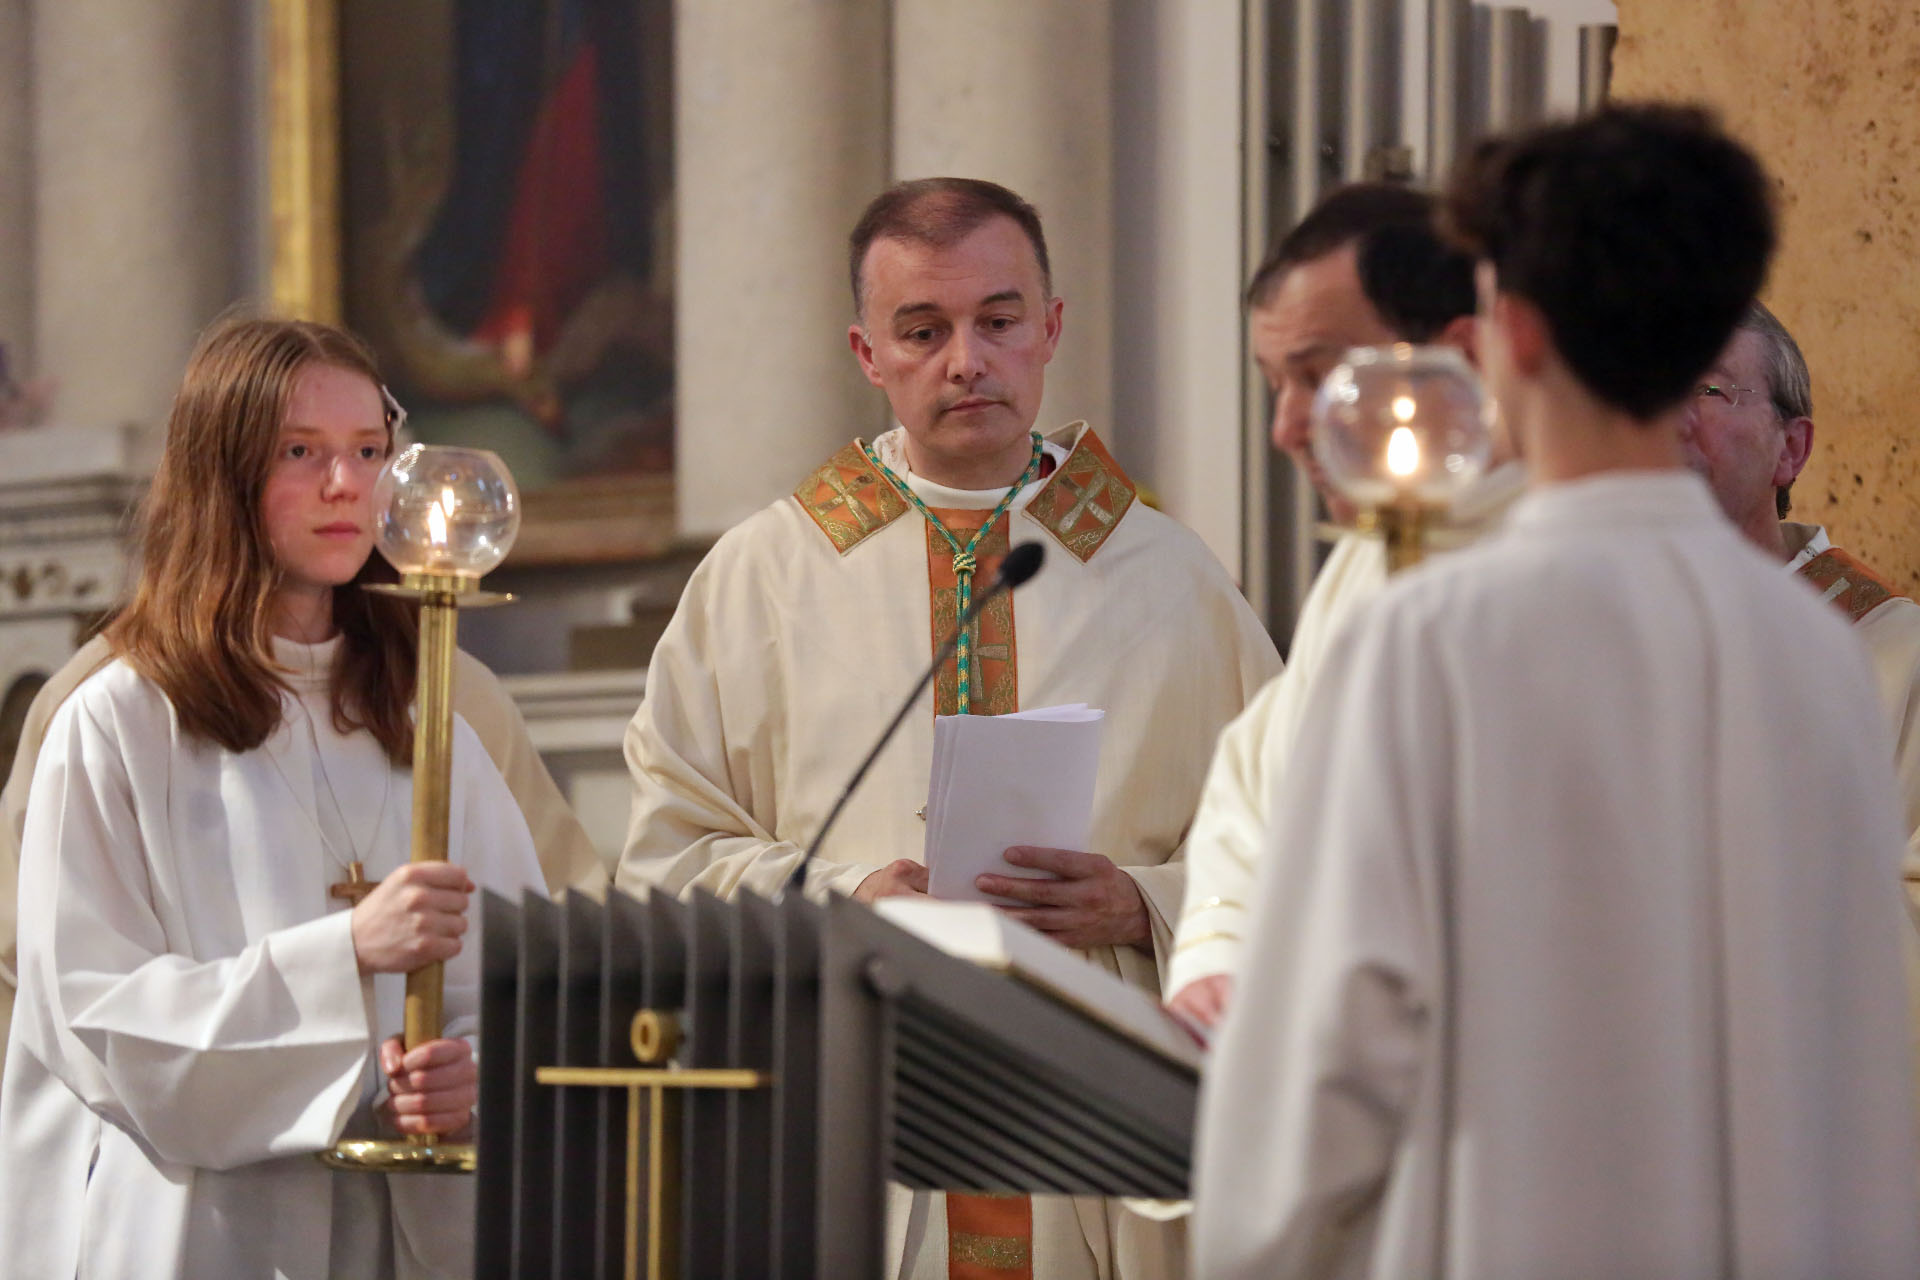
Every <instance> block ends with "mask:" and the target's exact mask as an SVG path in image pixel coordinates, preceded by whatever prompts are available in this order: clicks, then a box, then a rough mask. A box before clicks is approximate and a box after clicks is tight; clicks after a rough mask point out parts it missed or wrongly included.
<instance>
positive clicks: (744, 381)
mask: <svg viewBox="0 0 1920 1280" xmlns="http://www.w3.org/2000/svg"><path fill="white" fill-rule="evenodd" d="M674 22H675V35H674V48H675V54H676V62H675V69H674V74H675V75H676V77H678V81H679V84H678V89H677V91H676V94H675V99H676V107H677V110H676V112H675V119H676V123H675V126H674V147H675V166H676V194H675V205H674V210H675V221H676V224H677V227H676V235H677V237H678V240H679V249H678V255H677V265H678V278H677V280H676V282H675V289H676V291H677V295H678V303H677V306H678V313H677V317H676V321H675V323H676V326H677V329H676V333H677V338H676V344H675V352H676V359H677V362H678V367H677V370H676V378H677V379H678V381H677V385H676V398H677V402H678V420H677V423H676V426H675V434H674V450H675V455H676V457H675V464H674V479H675V495H676V502H677V505H678V512H679V515H678V519H679V525H680V529H681V532H682V533H686V534H692V535H700V534H715V533H719V532H720V531H722V530H724V529H726V528H727V527H728V526H729V525H732V524H734V523H736V522H738V521H739V520H741V519H743V518H745V517H746V516H748V515H751V514H752V513H753V512H754V511H755V510H757V509H759V508H760V507H762V506H764V505H766V504H767V503H768V502H770V501H772V500H773V499H775V498H777V497H779V496H780V495H781V494H783V493H787V492H790V491H791V490H792V489H793V488H794V486H795V485H797V484H798V483H799V482H800V481H801V480H802V479H803V478H805V476H806V474H807V473H808V472H809V471H811V470H812V469H813V468H814V467H816V466H818V465H819V464H820V463H821V462H822V461H824V460H825V459H826V458H827V456H828V455H829V454H831V453H832V452H833V451H834V450H835V449H836V448H838V447H839V446H840V445H841V444H843V443H845V442H846V441H847V440H849V439H851V438H852V437H853V436H854V435H856V434H867V433H871V431H872V429H873V428H874V427H875V426H876V425H877V424H879V423H881V422H883V421H884V420H885V419H884V416H883V415H884V413H885V408H884V404H883V402H882V401H881V400H880V399H879V393H878V392H876V391H874V390H873V389H872V388H870V387H868V386H867V383H866V380H865V379H864V378H863V377H861V375H860V371H859V366H858V365H857V364H856V363H855V362H854V359H853V356H852V354H851V353H850V352H849V351H848V349H847V341H846V329H847V325H848V323H849V322H850V321H851V320H852V317H853V303H852V301H851V299H850V297H849V295H848V286H847V279H846V239H847V233H848V232H849V231H851V230H852V229H853V223H854V220H855V219H856V218H857V217H858V216H859V213H860V209H861V207H862V206H863V205H864V204H865V203H866V201H867V200H868V199H870V198H871V197H872V196H873V194H874V193H875V192H877V191H878V190H879V189H880V188H881V187H882V186H883V185H884V184H885V182H886V177H887V172H886V168H887V152H886V136H887V133H886V79H885V75H884V68H885V66H886V33H887V13H886V3H885V0H727V2H726V3H724V4H715V3H710V2H709V0H681V3H679V4H678V5H676V6H675V10H674Z"/></svg>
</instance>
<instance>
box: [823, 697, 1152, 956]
mask: <svg viewBox="0 0 1920 1280" xmlns="http://www.w3.org/2000/svg"><path fill="white" fill-rule="evenodd" d="M1105 718H1106V713H1105V712H1103V711H1100V710H1099V709H1097V708H1093V707H1088V706H1086V705H1085V704H1084V703H1074V704H1071V705H1068V706H1059V707H1037V708H1034V709H1032V710H1029V711H1019V712H1015V713H1013V714H1011V715H1004V716H940V717H938V718H936V719H935V721H934V745H933V770H932V777H931V779H930V780H929V785H928V796H927V846H926V863H927V868H928V871H929V883H928V892H930V893H931V894H932V895H933V896H934V897H936V898H947V899H957V900H961V901H975V902H980V901H985V902H991V903H993V904H995V905H996V906H998V907H1000V908H1001V909H1002V910H1004V911H1005V912H1006V913H1007V914H1008V915H1010V916H1012V917H1013V918H1014V919H1016V920H1019V921H1021V922H1022V923H1024V924H1027V925H1030V926H1032V927H1033V928H1035V929H1037V930H1039V931H1040V932H1042V933H1044V934H1046V935H1047V936H1048V937H1049V938H1051V939H1052V940H1053V941H1055V942H1057V943H1059V944H1061V945H1062V946H1067V947H1103V946H1122V945H1132V946H1147V945H1151V942H1152V933H1151V926H1150V924H1149V921H1148V918H1147V907H1146V902H1145V900H1144V899H1142V898H1141V896H1140V891H1139V889H1138V888H1137V887H1135V885H1134V883H1133V879H1132V877H1130V876H1129V875H1127V873H1126V872H1124V871H1122V870H1121V869H1120V868H1119V867H1117V866H1115V865H1114V863H1113V861H1112V860H1111V859H1109V858H1105V857H1102V856H1101V855H1099V854H1097V853H1087V852H1084V849H1085V846H1086V843H1087V837H1088V833H1089V831H1090V829H1091V827H1092V823H1093V793H1094V781H1095V778H1096V776H1097V774H1098V773H1099V768H1100V731H1101V727H1102V724H1103V722H1104V720H1105ZM861 887H862V889H864V888H865V887H866V886H865V885H862V886H861Z"/></svg>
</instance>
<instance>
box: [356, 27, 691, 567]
mask: <svg viewBox="0 0 1920 1280" xmlns="http://www.w3.org/2000/svg"><path fill="white" fill-rule="evenodd" d="M337 3H338V11H337V20H338V25H337V40H338V46H337V47H338V85H339V100H338V112H339V135H338V136H339V148H340V150H339V165H340V173H339V187H338V190H339V197H340V209H341V219H340V228H339V231H340V235H339V247H340V257H341V271H340V277H339V281H340V285H339V288H340V304H341V308H340V309H341V314H342V317H343V319H344V320H345V322H346V324H347V325H348V326H349V327H351V328H353V329H354V330H356V331H357V332H359V333H360V334H362V335H363V336H365V337H366V338H367V339H368V340H369V341H370V342H371V343H372V344H373V346H374V348H375V349H376V351H377V352H378V354H379V356H380V360H381V365H382V368H383V369H384V371H385V372H386V375H387V377H388V379H389V382H390V383H391V385H392V387H393V390H394V393H395V394H396V395H397V396H398V397H399V399H400V400H401V402H402V403H403V404H405V405H406V407H407V409H408V412H409V414H410V418H409V424H410V426H411V427H412V429H413V431H414V432H415V434H416V437H417V438H418V439H421V440H423V441H427V442H429V443H445V444H462V445H467V446H470V447H476V448H485V449H492V450H494V451H495V452H496V453H498V454H499V455H500V456H501V457H502V458H503V459H504V460H505V461H506V463H507V465H508V467H509V468H511V469H512V471H513V473H514V476H515V477H516V479H517V480H518V482H519V485H520V488H521V492H522V494H523V495H524V497H525V500H526V521H525V524H524V527H523V533H522V538H521V544H520V546H519V548H517V550H516V554H515V556H514V562H516V563H521V564H529V563H541V562H546V563H555V562H575V563H578V562H585V561H596V560H597V561H604V560H611V559H622V558H628V557H633V556H639V555H647V554H652V553H656V552H659V551H662V550H664V549H665V547H666V545H667V543H668V542H669V541H670V539H671V537H672V473H673V431H674V397H673V387H674V379H673V295H674V288H673V241H672V236H673V230H672V223H671V216H670V215H671V208H672V196H673V190H672V184H673V156H672V141H673V121H672V102H673V85H672V0H408V3H406V4H394V3H392V2H391V0H337Z"/></svg>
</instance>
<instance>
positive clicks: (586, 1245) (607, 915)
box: [475, 893, 1198, 1280]
mask: <svg viewBox="0 0 1920 1280" xmlns="http://www.w3.org/2000/svg"><path fill="white" fill-rule="evenodd" d="M483 913H484V914H483V924H484V934H483V942H482V953H483V971H484V978H483V982H484V986H483V991H482V1003H481V1045H482V1051H481V1059H480V1073H481V1082H480V1115H481V1122H480V1141H479V1186H478V1214H477V1242H476V1250H475V1268H476V1273H477V1274H478V1275H480V1276H483V1277H492V1276H511V1277H519V1278H527V1280H531V1278H532V1277H548V1276H551V1277H567V1278H568V1280H573V1278H574V1277H604V1278H606V1280H615V1278H617V1277H634V1278H636V1280H637V1278H638V1277H642V1276H647V1277H683V1276H684V1277H700V1278H701V1280H706V1278H708V1277H738V1278H739V1280H768V1278H773V1277H779V1278H780V1280H796V1278H806V1277H817V1278H819V1280H866V1278H868V1277H871V1278H872V1280H880V1277H882V1276H884V1275H885V1274H886V1273H887V1269H888V1266H889V1260H888V1259H886V1258H885V1257H884V1256H883V1255H884V1251H885V1219H886V1184H887V1182H888V1180H889V1179H891V1180H894V1181H898V1182H901V1183H905V1184H906V1185H908V1186H912V1187H919V1188H928V1189H940V1190H951V1191H1027V1192H1033V1193H1039V1194H1047V1193H1061V1194H1075V1195H1106V1196H1142V1197H1149V1198H1156V1199H1179V1198H1183V1197H1185V1196H1186V1194H1187V1181H1188V1166H1189V1157H1190V1153H1191V1150H1192V1144H1193V1125H1194V1104H1195V1092H1196V1088H1197V1085H1198V1077H1197V1074H1196V1071H1195V1067H1194V1060H1193V1059H1192V1058H1190V1057H1189V1058H1186V1059H1184V1060H1183V1059H1182V1058H1181V1056H1180V1055H1174V1054H1168V1053H1166V1052H1165V1051H1164V1050H1162V1049H1156V1048H1153V1047H1149V1045H1148V1044H1147V1043H1145V1042H1143V1041H1142V1040H1140V1039H1139V1038H1136V1037H1133V1036H1129V1035H1127V1034H1124V1033H1123V1032H1122V1031H1120V1030H1116V1029H1114V1028H1113V1027H1112V1026H1110V1025H1109V1024H1108V1023H1107V1022H1105V1021H1102V1020H1100V1019H1098V1018H1095V1017H1090V1016H1087V1015H1086V1014H1084V1013H1082V1012H1081V1011H1079V1010H1078V1009H1076V1008H1075V1007H1073V1006H1072V1005H1070V1004H1069V1003H1068V1002H1066V1001H1065V1000H1062V999H1061V998H1058V997H1057V996H1055V995H1054V994H1052V993H1050V992H1048V991H1044V990H1041V989H1039V988H1037V987H1035V986H1032V985H1030V984H1029V983H1027V982H1024V981H1022V980H1020V979H1019V978H1017V977H1014V976H1011V975H1009V974H1006V973H998V972H993V971H991V970H989V969H985V968H981V967H979V966H977V965H975V964H972V963H969V962H967V961H964V960H959V959H956V958H954V957H953V956H950V955H948V954H946V953H945V952H943V951H941V950H936V949H935V948H934V947H932V946H930V945H928V944H927V943H925V942H923V941H921V940H920V939H919V938H917V937H915V936H913V935H912V934H911V933H908V932H907V931H905V930H903V929H901V928H899V927H897V926H895V925H894V924H891V923H889V922H888V921H887V920H885V919H883V918H881V917H880V916H879V915H877V914H875V913H874V912H873V911H872V910H870V909H869V908H867V907H865V906H863V905H861V904H860V903H857V902H855V901H853V900H852V899H850V898H835V899H833V900H832V901H831V902H830V903H828V904H827V905H825V906H822V905H820V904H817V903H813V902H808V901H806V900H804V899H802V898H800V897H799V896H797V895H790V896H789V897H787V898H786V899H785V900H783V901H781V902H779V903H774V902H771V901H768V900H767V899H764V898H760V897H756V896H752V895H742V896H741V897H740V898H739V900H737V901H733V902H722V901H721V900H719V899H718V898H715V897H712V896H711V895H708V894H704V893H697V894H695V895H694V896H693V897H692V899H691V900H686V901H683V900H679V899H675V898H671V897H668V896H666V895H663V894H655V895H652V896H650V897H648V898H646V899H643V900H636V899H633V898H630V897H626V896H624V895H622V894H619V893H614V894H611V895H610V896H609V899H608V901H607V902H606V903H605V904H604V905H603V904H601V903H598V902H594V901H592V900H590V899H587V898H584V897H582V896H580V895H568V896H567V897H566V898H565V899H564V900H563V901H562V902H561V903H560V904H558V905H556V904H554V903H550V902H547V901H545V900H541V899H528V900H527V901H526V902H525V903H524V904H523V905H520V906H515V905H513V904H512V903H509V902H507V901H506V900H505V899H503V898H500V897H497V896H495V895H493V894H487V895H486V897H485V905H484V908H483Z"/></svg>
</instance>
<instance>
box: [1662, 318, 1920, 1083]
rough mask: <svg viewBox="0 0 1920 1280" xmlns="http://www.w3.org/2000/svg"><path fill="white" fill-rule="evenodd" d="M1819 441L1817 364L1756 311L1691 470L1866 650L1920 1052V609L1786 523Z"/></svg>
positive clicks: (1717, 375) (1696, 405) (1706, 400)
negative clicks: (1893, 824)
mask: <svg viewBox="0 0 1920 1280" xmlns="http://www.w3.org/2000/svg"><path fill="white" fill-rule="evenodd" d="M1813 439H1814V423H1813V377H1812V374H1811V373H1810V372H1809V370H1808V368H1807V361H1806V357H1805V356H1804V355H1802V354H1801V351H1800V345H1799V344H1798V343H1797V342H1795V341H1794V340H1793V335H1792V334H1791V333H1789V332H1788V331H1787V328H1786V326H1785V325H1783V324H1781V323H1780V320H1779V318H1778V317H1776V316H1775V315H1774V314H1773V313H1772V312H1771V311H1769V310H1768V309H1767V308H1766V307H1765V306H1764V305H1762V304H1761V303H1758V302H1756V303H1754V304H1753V305H1752V306H1751V307H1750V308H1748V310H1747V314H1746V315H1745V316H1744V317H1742V319H1741V321H1740V327H1739V328H1738V329H1737V330H1735V331H1734V335H1733V339H1732V341H1730V342H1728V343H1727V346H1726V349H1725V350H1723V351H1722V352H1721V353H1720V356H1719V358H1718V359H1716V360H1715V361H1714V363H1713V365H1712V367H1711V368H1709V369H1708V370H1707V372H1706V374H1705V375H1704V376H1703V377H1702V380H1701V382H1700V385H1699V386H1698V388H1697V389H1696V391H1695V394H1694V397H1693V404H1692V406H1691V407H1690V409H1689V410H1688V412H1687V414H1686V416H1685V417H1684V419H1683V420H1682V430H1681V443H1682V445H1683V446H1684V447H1685V449H1686V455H1687V464H1688V465H1689V466H1690V467H1692V468H1693V469H1694V470H1695V471H1696V472H1698V473H1699V474H1700V475H1701V476H1703V477H1704V478H1705V479H1706V481H1707V483H1708V484H1709V485H1711V486H1712V488H1713V495H1714V497H1715V498H1716V499H1717V500H1718V501H1719V503H1720V506H1721V509H1722V510H1724V511H1725V512H1726V513H1727V517H1728V518H1729V519H1730V520H1732V521H1733V522H1734V524H1735V525H1737V526H1738V527H1739V529H1740V531H1741V532H1742V533H1744V534H1745V535H1746V536H1747V540H1748V541H1749V542H1751V543H1753V545H1754V546H1756V547H1758V548H1760V550H1762V551H1763V552H1765V553H1766V554H1767V555H1768V556H1769V557H1771V558H1772V559H1774V560H1775V561H1784V562H1785V564H1786V567H1787V569H1788V571H1789V572H1791V573H1793V574H1795V575H1797V576H1798V577H1799V578H1800V579H1801V580H1802V581H1804V582H1806V583H1807V584H1808V585H1809V586H1811V587H1812V588H1813V589H1814V590H1816V591H1818V592H1819V593H1820V596H1821V598H1822V599H1824V600H1826V601H1827V602H1828V603H1830V604H1832V605H1833V606H1834V607H1835V608H1836V609H1837V610H1838V611H1839V612H1840V614H1841V616H1842V617H1844V618H1846V619H1847V620H1848V621H1849V622H1851V623H1852V624H1853V634H1854V635H1855V636H1857V637H1858V638H1859V639H1860V641H1861V643H1862V644H1864V645H1865V646H1866V650H1867V656H1868V658H1869V659H1870V660H1871V662H1872V666H1873V676H1874V683H1875V685H1876V686H1877V687H1878V688H1879V691H1880V706H1881V710H1882V711H1883V712H1884V713H1885V719H1886V722H1887V725H1888V726H1889V728H1890V729H1891V730H1892V733H1893V765H1894V776H1895V777H1896V778H1897V779H1898V780H1899V783H1900V795H1901V799H1902V801H1903V812H1904V814H1905V821H1904V824H1903V825H1904V827H1905V830H1906V833H1907V855H1906V864H1905V879H1906V894H1907V905H1908V908H1909V910H1910V912H1911V913H1912V914H1913V917H1914V923H1915V926H1916V932H1915V936H1914V937H1913V938H1912V939H1911V941H1912V942H1913V945H1912V946H1911V947H1910V948H1909V952H1908V987H1909V995H1910V998H1911V999H1912V1001H1913V1006H1914V1008H1913V1014H1912V1018H1911V1023H1912V1026H1913V1029H1914V1037H1915V1045H1916V1048H1920V604H1915V603H1914V602H1913V601H1912V600H1911V599H1909V598H1907V595H1906V593H1905V592H1903V591H1901V590H1900V588H1899V587H1897V586H1895V585H1894V584H1893V583H1891V582H1889V581H1888V580H1887V579H1886V578H1884V577H1883V576H1881V575H1880V574H1879V573H1877V572H1875V571H1874V570H1873V568H1872V567H1870V566H1868V565H1867V564H1865V563H1863V562H1862V561H1861V560H1860V559H1859V558H1858V557H1855V556H1852V555H1850V554H1848V553H1847V552H1846V551H1844V550H1842V549H1841V548H1839V547H1836V546H1834V545H1833V540H1832V539H1831V538H1829V537H1828V536H1827V531H1826V529H1825V528H1823V527H1822V526H1820V525H1813V524H1802V523H1800V522H1798V521H1793V520H1788V519H1786V518H1785V517H1786V515H1787V513H1788V511H1789V510H1790V509H1791V507H1792V497H1791V494H1792V488H1793V482H1794V480H1795V479H1797V478H1798V476H1799V474H1800V470H1801V468H1802V467H1804V466H1805V465H1806V463H1807V459H1808V458H1809V457H1810V456H1811V455H1812V452H1813Z"/></svg>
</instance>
